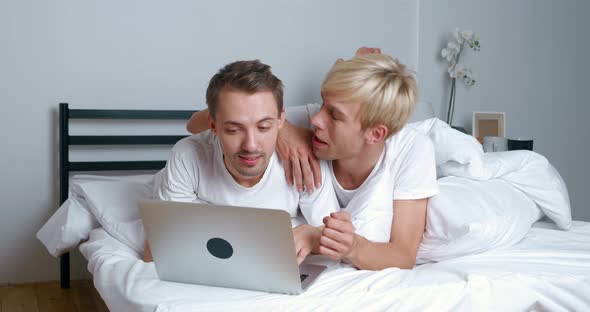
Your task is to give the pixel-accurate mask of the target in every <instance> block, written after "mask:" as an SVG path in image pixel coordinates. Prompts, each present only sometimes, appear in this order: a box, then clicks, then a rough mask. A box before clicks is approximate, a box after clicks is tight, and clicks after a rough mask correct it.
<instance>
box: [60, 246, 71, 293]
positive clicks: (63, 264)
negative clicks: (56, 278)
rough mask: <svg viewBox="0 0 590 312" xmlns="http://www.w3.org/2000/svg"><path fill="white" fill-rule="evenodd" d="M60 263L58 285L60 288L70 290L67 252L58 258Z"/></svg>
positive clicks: (68, 254)
mask: <svg viewBox="0 0 590 312" xmlns="http://www.w3.org/2000/svg"><path fill="white" fill-rule="evenodd" d="M59 261H60V285H61V288H63V289H67V288H70V253H69V252H67V253H65V254H63V255H61V257H60V258H59Z"/></svg>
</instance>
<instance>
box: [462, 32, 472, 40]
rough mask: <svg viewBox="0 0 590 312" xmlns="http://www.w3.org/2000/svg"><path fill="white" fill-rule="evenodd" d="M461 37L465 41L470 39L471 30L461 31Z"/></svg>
mask: <svg viewBox="0 0 590 312" xmlns="http://www.w3.org/2000/svg"><path fill="white" fill-rule="evenodd" d="M461 37H462V38H463V39H465V40H467V41H471V40H472V39H473V32H472V31H468V30H464V31H462V32H461Z"/></svg>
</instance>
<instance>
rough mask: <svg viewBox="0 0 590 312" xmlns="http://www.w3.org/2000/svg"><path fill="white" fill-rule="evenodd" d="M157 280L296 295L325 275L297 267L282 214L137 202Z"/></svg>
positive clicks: (309, 267) (309, 266) (288, 226)
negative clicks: (158, 278)
mask: <svg viewBox="0 0 590 312" xmlns="http://www.w3.org/2000/svg"><path fill="white" fill-rule="evenodd" d="M139 210H140V212H141V217H142V219H143V224H144V227H145V232H146V236H147V239H148V241H149V243H150V248H151V252H152V257H153V259H154V263H155V265H156V271H157V272H158V276H159V277H160V279H161V280H166V281H173V282H182V283H191V284H201V285H209V286H220V287H230V288H241V289H250V290H258V291H264V292H272V293H283V294H300V293H302V292H303V290H305V289H306V288H307V287H308V286H309V285H310V284H311V283H313V281H314V280H315V279H316V278H317V277H318V276H319V275H320V274H321V273H322V272H323V271H324V270H325V269H326V267H325V266H321V265H313V264H302V265H301V266H298V265H297V258H296V255H295V243H294V241H293V230H292V228H291V217H290V216H289V214H288V213H287V212H286V211H283V210H274V209H260V208H249V207H232V206H219V205H209V204H197V203H180V202H170V201H155V200H140V201H139Z"/></svg>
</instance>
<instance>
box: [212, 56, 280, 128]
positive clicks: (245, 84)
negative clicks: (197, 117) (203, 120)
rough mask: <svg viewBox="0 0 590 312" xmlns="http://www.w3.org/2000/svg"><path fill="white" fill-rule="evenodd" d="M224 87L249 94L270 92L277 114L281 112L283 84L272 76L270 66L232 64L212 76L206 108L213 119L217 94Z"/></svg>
mask: <svg viewBox="0 0 590 312" xmlns="http://www.w3.org/2000/svg"><path fill="white" fill-rule="evenodd" d="M224 87H230V88H232V89H234V90H238V91H243V92H247V93H250V94H252V93H256V92H261V91H272V94H273V95H274V98H275V100H276V102H277V108H278V112H279V114H280V113H281V111H282V110H283V82H282V81H281V80H280V79H279V78H277V77H276V76H275V75H273V73H272V71H271V70H270V66H268V65H266V64H264V63H262V62H260V61H259V60H253V61H237V62H233V63H230V64H227V65H225V66H224V67H223V68H221V69H220V70H219V71H218V72H217V74H215V75H213V77H212V78H211V80H210V81H209V86H208V87H207V107H208V108H209V113H210V114H211V117H213V118H215V112H216V111H217V102H218V99H219V93H220V92H221V89H223V88H224Z"/></svg>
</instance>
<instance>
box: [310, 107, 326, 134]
mask: <svg viewBox="0 0 590 312" xmlns="http://www.w3.org/2000/svg"><path fill="white" fill-rule="evenodd" d="M323 113H324V110H323V109H321V110H320V111H319V112H317V113H316V114H315V115H313V117H311V125H312V126H314V127H316V128H318V129H322V128H323V127H324V115H323Z"/></svg>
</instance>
